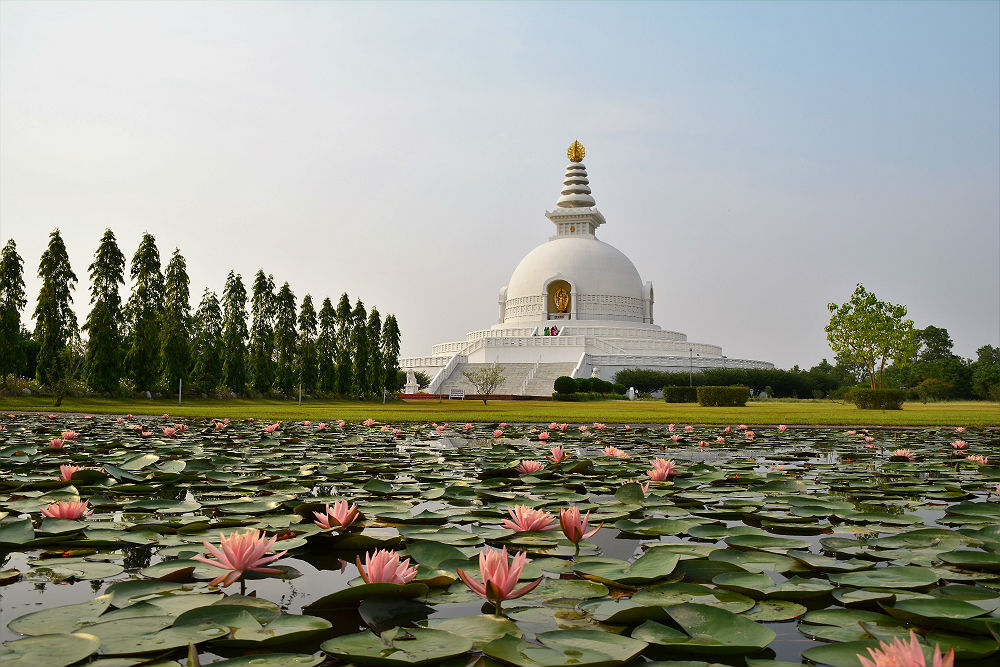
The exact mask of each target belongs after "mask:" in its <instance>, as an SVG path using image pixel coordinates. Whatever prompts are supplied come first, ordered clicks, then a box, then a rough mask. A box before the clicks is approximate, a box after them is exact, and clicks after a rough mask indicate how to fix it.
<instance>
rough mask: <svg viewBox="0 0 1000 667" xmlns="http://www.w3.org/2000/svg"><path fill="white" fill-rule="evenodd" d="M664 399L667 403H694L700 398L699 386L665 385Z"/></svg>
mask: <svg viewBox="0 0 1000 667" xmlns="http://www.w3.org/2000/svg"><path fill="white" fill-rule="evenodd" d="M663 400H664V401H666V402H667V403H694V402H696V401H697V400H698V387H664V388H663Z"/></svg>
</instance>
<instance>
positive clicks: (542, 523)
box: [500, 505, 556, 532]
mask: <svg viewBox="0 0 1000 667" xmlns="http://www.w3.org/2000/svg"><path fill="white" fill-rule="evenodd" d="M507 511H508V512H509V513H510V517H511V518H510V519H504V520H503V521H502V522H501V523H500V525H501V526H502V527H504V528H509V529H511V530H516V531H518V532H529V531H534V530H549V529H550V528H552V524H554V523H555V521H556V519H555V517H554V516H552V515H551V514H549V513H548V512H546V511H545V510H536V509H533V508H531V507H528V506H526V505H514V506H513V507H511V508H508V510H507Z"/></svg>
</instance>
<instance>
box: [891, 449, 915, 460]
mask: <svg viewBox="0 0 1000 667" xmlns="http://www.w3.org/2000/svg"><path fill="white" fill-rule="evenodd" d="M892 456H898V457H900V458H904V459H909V460H911V461H913V460H914V458H915V457H914V456H913V453H912V452H911V451H910V450H909V449H894V450H892Z"/></svg>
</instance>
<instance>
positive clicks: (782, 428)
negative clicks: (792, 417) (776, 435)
mask: <svg viewBox="0 0 1000 667" xmlns="http://www.w3.org/2000/svg"><path fill="white" fill-rule="evenodd" d="M778 430H779V431H782V432H784V431H787V430H788V426H786V425H785V424H779V425H778Z"/></svg>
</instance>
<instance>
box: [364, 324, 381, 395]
mask: <svg viewBox="0 0 1000 667" xmlns="http://www.w3.org/2000/svg"><path fill="white" fill-rule="evenodd" d="M365 338H366V339H367V341H368V355H369V357H368V369H369V370H368V390H369V392H370V393H372V394H374V395H375V396H381V395H382V387H384V386H385V368H384V367H383V365H382V316H381V315H379V312H378V308H376V307H374V306H372V311H371V312H370V313H368V332H367V334H366V336H365Z"/></svg>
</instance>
